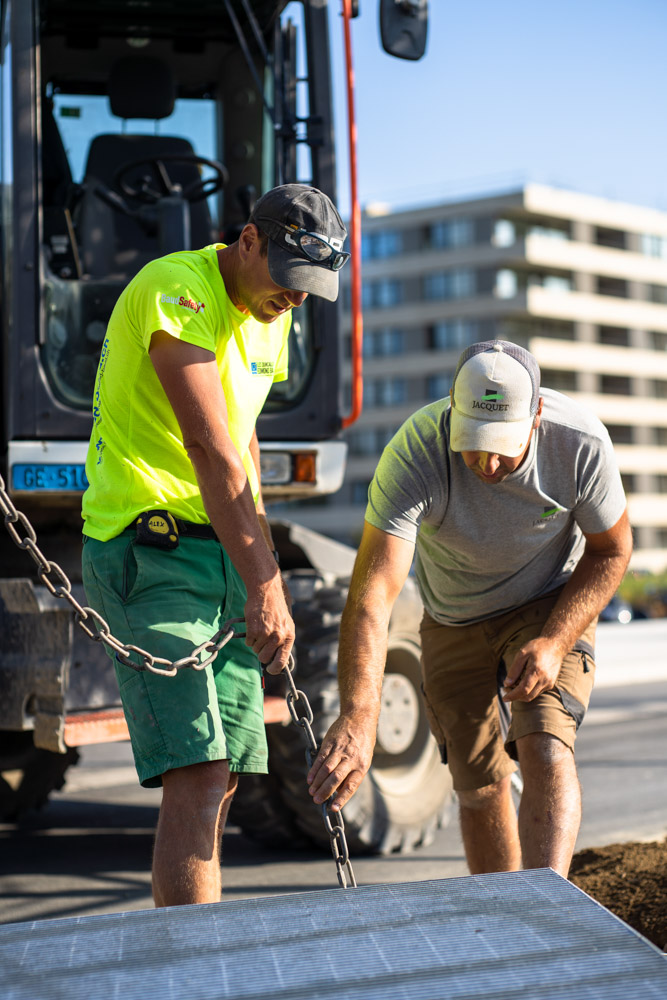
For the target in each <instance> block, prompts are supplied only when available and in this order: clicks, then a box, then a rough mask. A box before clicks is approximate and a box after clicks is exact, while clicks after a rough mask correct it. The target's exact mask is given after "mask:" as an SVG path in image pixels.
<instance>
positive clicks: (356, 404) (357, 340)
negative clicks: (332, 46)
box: [343, 0, 364, 427]
mask: <svg viewBox="0 0 667 1000" xmlns="http://www.w3.org/2000/svg"><path fill="white" fill-rule="evenodd" d="M351 17H352V0H343V33H344V36H345V65H346V68H347V122H348V133H349V146H350V199H351V202H352V213H351V217H350V251H351V258H350V267H351V268H352V279H351V291H352V409H351V411H350V413H349V414H348V416H346V417H343V427H349V426H350V424H353V423H354V421H355V420H356V419H357V417H359V415H360V414H361V407H362V403H363V394H364V387H363V375H362V361H361V357H362V353H361V349H362V340H363V319H362V315H361V210H360V208H359V196H358V193H357V123H356V121H355V117H354V67H353V66H352V39H351V35H350V18H351Z"/></svg>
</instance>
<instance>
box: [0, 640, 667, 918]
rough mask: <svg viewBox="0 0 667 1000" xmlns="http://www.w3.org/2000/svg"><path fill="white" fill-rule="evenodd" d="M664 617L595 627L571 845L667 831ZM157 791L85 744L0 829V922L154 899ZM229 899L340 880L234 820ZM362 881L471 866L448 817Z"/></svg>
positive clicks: (122, 755)
mask: <svg viewBox="0 0 667 1000" xmlns="http://www.w3.org/2000/svg"><path fill="white" fill-rule="evenodd" d="M665 650H667V622H637V623H633V624H631V625H628V626H616V625H611V626H610V625H605V626H602V627H601V628H600V630H599V639H598V656H597V660H598V683H597V686H596V690H595V692H594V696H593V700H592V703H591V708H590V710H589V713H588V716H587V719H586V722H585V723H584V725H583V727H582V729H581V732H580V736H579V740H578V743H577V760H578V766H579V775H580V779H581V784H582V788H583V798H584V818H583V822H582V827H581V831H580V835H579V840H578V844H577V846H578V848H583V847H588V846H595V845H602V844H609V843H614V842H617V841H628V840H653V839H662V838H664V837H665V835H667V724H666V723H667V663H666V662H665ZM159 796H160V792H159V791H147V790H145V789H142V788H140V787H139V786H138V784H137V783H136V778H135V777H134V770H133V768H132V765H131V759H130V754H129V747H128V746H127V745H126V744H111V745H108V746H106V747H104V746H103V747H89V748H84V751H83V754H82V761H81V763H80V764H79V765H78V766H77V767H76V768H74V769H73V770H71V771H70V772H69V777H68V782H67V786H66V788H65V789H64V790H63V792H62V793H58V794H55V795H53V796H52V799H51V801H50V802H49V804H48V805H47V806H46V808H45V809H43V810H42V811H41V812H40V813H38V814H35V816H34V817H33V818H31V819H30V821H29V822H27V823H25V824H24V825H23V826H21V827H17V826H12V825H0V923H7V922H13V921H24V920H34V919H44V918H48V917H62V916H81V915H87V914H94V913H109V912H114V911H119V910H135V909H143V908H146V907H150V906H151V905H152V902H151V897H150V878H149V869H150V862H151V845H152V836H153V829H154V825H155V821H156V816H157V809H158V804H159ZM223 860H224V881H225V889H224V891H225V898H228V899H234V898H235V899H242V898H247V897H251V896H267V895H273V894H278V893H286V892H300V891H307V890H314V889H326V888H333V887H335V886H336V885H337V882H336V875H335V868H334V865H333V862H332V860H331V857H330V856H328V855H327V854H322V853H315V852H303V851H298V852H297V851H294V852H272V851H267V850H265V849H263V848H260V847H258V846H256V845H255V844H253V842H252V841H250V840H248V839H247V838H246V837H244V836H243V835H242V834H241V832H240V831H239V830H238V829H235V828H230V829H229V830H228V832H227V834H226V836H225V842H224V859H223ZM352 860H353V864H354V871H355V874H356V877H357V880H358V882H359V883H360V884H364V885H369V884H377V883H386V882H406V881H420V880H423V879H433V878H449V877H453V876H457V875H465V874H467V869H466V866H465V861H464V857H463V849H462V845H461V840H460V836H459V834H458V829H457V823H456V821H455V819H453V821H452V822H451V823H450V824H449V825H448V826H447V827H446V828H445V829H443V830H441V831H439V832H438V834H437V835H436V838H435V840H434V842H433V843H432V844H431V845H430V846H428V847H424V848H421V849H419V850H417V851H415V852H414V853H413V854H409V855H393V856H391V857H388V858H384V857H380V858H358V859H355V858H353V859H352Z"/></svg>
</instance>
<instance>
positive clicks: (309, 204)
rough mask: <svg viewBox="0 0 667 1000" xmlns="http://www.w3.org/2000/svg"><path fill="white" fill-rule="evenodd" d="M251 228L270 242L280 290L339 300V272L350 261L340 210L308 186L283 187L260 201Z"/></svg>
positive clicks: (272, 271)
mask: <svg viewBox="0 0 667 1000" xmlns="http://www.w3.org/2000/svg"><path fill="white" fill-rule="evenodd" d="M248 222H251V223H253V224H254V225H255V226H257V228H258V229H259V230H261V232H263V233H266V235H267V236H268V237H269V254H268V263H269V274H270V275H271V278H272V279H273V281H275V283H276V284H277V285H280V286H281V287H282V288H292V289H294V290H295V291H297V292H309V293H310V294H311V295H319V296H321V297H322V298H324V299H327V300H328V301H329V302H335V301H336V299H337V298H338V272H339V270H340V269H341V267H342V266H343V265H344V264H345V262H346V261H347V259H348V257H349V256H350V255H349V254H348V253H346V252H345V251H344V250H343V244H344V242H345V238H346V236H347V230H346V228H345V226H344V224H343V220H342V219H341V217H340V215H339V214H338V210H337V209H336V206H335V205H334V203H333V202H332V201H331V199H330V198H328V197H327V195H325V194H324V192H322V191H320V190H318V188H314V187H310V186H309V185H308V184H281V185H280V186H279V187H275V188H272V189H271V191H267V192H266V194H264V195H262V197H261V198H259V199H258V200H257V202H256V203H255V206H254V208H253V210H252V212H251V214H250V218H249V219H248Z"/></svg>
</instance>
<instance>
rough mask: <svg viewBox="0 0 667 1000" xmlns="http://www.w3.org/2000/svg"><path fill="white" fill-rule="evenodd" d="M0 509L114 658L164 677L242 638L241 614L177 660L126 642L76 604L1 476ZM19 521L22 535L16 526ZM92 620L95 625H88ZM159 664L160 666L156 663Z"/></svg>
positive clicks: (44, 576)
mask: <svg viewBox="0 0 667 1000" xmlns="http://www.w3.org/2000/svg"><path fill="white" fill-rule="evenodd" d="M0 512H2V515H3V517H4V521H5V527H6V529H7V531H8V532H9V535H10V538H11V539H12V540H13V542H14V543H15V544H16V545H17V546H18V547H19V548H20V549H23V550H24V551H25V552H27V553H28V555H29V556H31V558H32V559H33V561H34V562H35V564H36V566H37V576H38V577H39V579H40V580H41V581H42V583H43V584H44V586H45V587H46V589H47V590H48V591H49V592H50V593H51V594H52V595H53V596H54V597H64V598H65V600H66V601H67V602H68V603H69V604H70V605H71V607H72V609H73V611H74V621H75V622H76V624H77V625H78V626H79V627H80V628H81V629H82V630H83V631H84V632H85V633H86V635H87V636H88V638H89V639H92V640H93V642H101V643H103V644H104V645H105V646H108V647H109V648H110V649H113V651H114V653H115V654H116V659H117V660H118V661H119V662H120V663H123V664H124V665H125V666H126V667H131V668H132V670H137V671H139V672H141V671H143V670H148V671H150V673H152V674H161V675H162V676H163V677H175V676H176V674H177V673H178V671H179V670H183V669H184V668H185V667H191V668H192V669H193V670H203V669H204V668H205V667H208V666H209V664H211V663H213V661H214V660H215V658H216V657H217V655H218V653H219V652H220V650H221V649H222V648H223V646H226V645H227V643H228V642H229V640H230V639H233V638H234V637H235V636H236V637H237V638H243V636H242V635H241V634H240V633H238V632H236V631H235V629H234V625H238V624H239V623H240V622H243V618H230V619H229V620H228V621H226V622H224V623H223V625H222V628H220V629H219V630H218V631H217V632H216V633H215V635H214V636H212V637H211V638H210V639H207V640H206V642H202V643H201V644H200V645H199V646H195V648H194V649H193V650H192V652H191V653H190V655H189V656H184V657H182V658H181V659H180V660H166V659H165V658H164V657H162V656H153V655H152V654H151V653H149V652H148V651H147V650H145V649H142V648H141V647H140V646H133V645H132V644H131V643H128V644H127V645H126V644H125V643H123V642H121V641H120V639H116V637H115V636H114V635H112V634H111V629H110V628H109V625H108V624H107V622H106V621H105V620H104V618H103V617H102V615H100V614H99V613H98V612H97V611H95V610H94V609H93V608H89V607H85V606H82V605H81V604H79V602H78V601H77V600H76V598H75V597H74V595H73V594H72V584H71V582H70V580H69V578H68V577H67V574H66V573H65V571H64V570H62V569H61V568H60V566H58V564H57V563H54V562H49V560H48V559H47V558H46V557H45V556H44V554H43V553H42V551H41V550H40V548H39V546H38V545H37V535H36V534H35V529H34V528H33V526H32V525H31V523H30V521H29V520H28V518H27V517H26V516H25V514H23V513H22V512H21V511H19V510H17V509H16V507H15V506H14V504H13V503H12V500H11V498H10V496H9V494H8V493H7V491H6V489H5V482H4V480H3V478H2V476H0ZM17 525H20V527H21V529H22V531H23V535H21V532H20V531H19V530H18V529H17ZM93 624H95V625H96V626H97V629H96V630H94V629H93V628H92V627H91V626H92V625H93ZM132 653H134V654H135V656H137V657H139V659H140V662H139V663H137V661H136V660H133V659H132V658H131V654H132ZM202 653H208V654H209V655H208V656H207V657H206V658H205V659H203V660H202V661H201V662H200V660H199V657H200V656H201V654H202ZM158 664H159V666H158Z"/></svg>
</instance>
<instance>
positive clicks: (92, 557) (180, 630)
mask: <svg viewBox="0 0 667 1000" xmlns="http://www.w3.org/2000/svg"><path fill="white" fill-rule="evenodd" d="M84 539H85V544H84V546H83V583H84V588H85V591H86V598H87V600H88V603H89V604H90V606H91V607H92V608H94V610H95V611H97V612H99V614H101V615H102V617H103V618H104V619H105V620H106V621H107V622H108V624H109V627H110V629H111V633H112V635H114V636H115V637H116V638H118V639H120V640H121V641H122V642H123V643H125V644H126V645H127V644H133V645H135V646H140V647H141V648H142V649H145V650H146V651H147V652H149V653H152V654H153V655H156V656H161V657H165V658H166V659H169V660H175V659H179V658H181V657H184V656H187V655H189V653H190V652H191V651H192V649H193V647H195V646H197V645H199V644H200V643H202V642H204V641H205V640H206V639H210V638H211V636H213V635H214V634H215V633H216V632H217V631H218V629H219V628H220V626H221V624H222V622H224V621H226V620H227V619H229V618H240V617H243V613H244V604H245V600H246V590H245V586H244V584H243V582H242V580H241V578H240V577H239V575H238V573H237V572H236V570H235V568H234V566H233V565H232V563H231V561H230V559H229V557H228V556H227V554H226V553H225V552H224V550H223V549H222V548H221V546H220V545H219V543H218V542H217V541H216V540H215V539H201V538H184V537H182V536H181V538H180V541H179V545H178V548H176V549H172V550H164V549H158V548H154V547H152V546H147V545H138V544H137V543H136V540H135V533H134V529H128V530H126V531H124V532H123V533H122V534H120V535H118V536H117V537H116V538H112V539H111V540H110V541H108V542H98V541H97V540H96V539H93V538H88V537H86V536H84ZM109 655H110V656H111V657H112V659H114V664H115V668H116V676H117V678H118V685H119V687H120V695H121V700H122V702H123V709H124V711H125V718H126V720H127V725H128V729H129V731H130V739H131V740H132V750H133V752H134V760H135V764H136V768H137V773H138V775H139V780H140V782H141V784H142V785H144V786H145V787H146V788H155V787H158V786H159V785H161V784H162V775H163V774H164V772H165V771H170V770H172V769H173V768H176V767H185V766H187V765H189V764H200V763H203V762H205V761H210V760H227V761H229V767H230V770H231V771H233V772H237V773H251V772H255V773H260V774H265V773H266V772H267V756H268V754H267V747H266V734H265V730H264V703H263V694H262V671H261V666H260V663H259V660H258V659H257V656H256V655H255V653H254V652H253V651H252V649H250V647H249V646H246V644H245V640H244V639H232V640H231V641H230V642H228V643H227V645H226V646H224V647H223V649H222V650H221V652H220V653H219V654H218V656H217V659H216V660H215V661H214V662H213V663H212V664H210V665H209V666H208V667H205V668H204V670H194V669H192V668H188V667H186V668H183V669H182V670H179V672H178V674H177V675H176V676H175V677H162V676H160V675H157V674H153V673H150V672H149V671H141V672H137V671H136V670H133V669H132V668H131V667H126V666H124V665H123V664H121V663H119V662H118V661H117V660H116V659H115V653H113V651H110V652H109ZM203 658H204V657H202V659H203ZM137 662H139V660H138V658H137Z"/></svg>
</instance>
